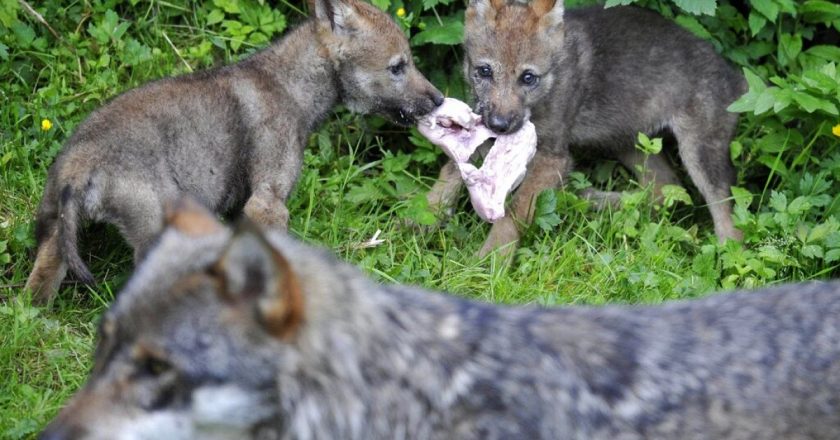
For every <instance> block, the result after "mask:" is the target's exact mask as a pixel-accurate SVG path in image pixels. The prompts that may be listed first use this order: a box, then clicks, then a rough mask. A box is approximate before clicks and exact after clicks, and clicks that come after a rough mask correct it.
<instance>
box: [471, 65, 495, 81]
mask: <svg viewBox="0 0 840 440" xmlns="http://www.w3.org/2000/svg"><path fill="white" fill-rule="evenodd" d="M475 72H476V73H478V76H479V77H480V78H492V77H493V69H491V68H490V66H478V67H477V68H476V69H475Z"/></svg>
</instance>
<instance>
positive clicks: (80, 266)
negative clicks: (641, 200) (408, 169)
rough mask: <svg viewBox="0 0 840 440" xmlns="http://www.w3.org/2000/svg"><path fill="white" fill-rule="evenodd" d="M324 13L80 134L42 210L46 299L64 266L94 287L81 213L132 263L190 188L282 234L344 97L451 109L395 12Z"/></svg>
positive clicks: (41, 288)
mask: <svg viewBox="0 0 840 440" xmlns="http://www.w3.org/2000/svg"><path fill="white" fill-rule="evenodd" d="M314 11H315V18H313V19H312V20H310V21H308V22H306V23H304V24H302V25H301V26H299V27H298V28H297V29H295V30H293V31H291V32H290V33H289V34H288V35H286V36H285V38H283V39H282V40H280V41H278V42H276V43H274V44H272V45H271V46H269V47H268V48H266V49H265V50H263V51H261V52H259V53H257V54H255V55H253V56H251V57H249V58H247V59H246V60H244V61H242V62H240V63H237V64H234V65H231V66H227V67H222V68H218V69H214V70H209V71H205V72H199V73H196V74H192V75H186V76H181V77H176V78H168V79H163V80H160V81H156V82H153V83H151V84H148V85H146V86H144V87H140V88H138V89H135V90H132V91H129V92H127V93H125V94H123V95H120V96H118V97H117V98H115V99H114V100H113V101H111V102H110V103H109V104H107V105H106V106H104V107H102V108H101V109H99V110H97V111H95V112H94V113H93V114H91V115H90V117H89V118H88V119H87V120H86V121H85V122H84V123H82V124H81V125H80V126H79V128H78V129H77V130H76V132H75V133H74V134H73V136H72V137H71V138H70V139H69V140H68V141H67V144H66V145H65V147H64V151H62V153H61V154H60V155H59V157H58V159H57V160H56V162H55V163H54V164H53V165H52V167H51V168H50V172H49V176H48V178H47V184H46V189H45V190H44V197H43V200H42V201H41V206H40V208H39V211H38V222H37V230H36V235H37V240H38V243H39V245H38V255H37V258H36V261H35V267H34V269H33V271H32V274H31V275H30V276H29V280H28V281H27V287H28V288H29V289H31V290H32V291H33V292H36V297H35V298H36V300H40V301H42V302H43V301H46V300H49V299H50V298H51V297H52V296H53V295H54V293H55V291H56V289H57V288H58V285H59V283H60V282H61V280H62V279H63V278H64V275H65V272H66V270H67V267H68V266H69V268H70V269H71V270H72V271H73V272H74V273H75V274H76V275H77V276H78V277H79V278H80V279H81V280H82V281H85V282H92V281H93V277H92V276H91V274H90V271H89V270H88V269H87V267H85V265H84V263H83V262H82V260H81V259H80V258H79V255H78V251H77V247H76V235H77V230H78V229H79V227H80V224H81V222H82V221H83V220H85V219H89V220H94V221H105V222H108V223H112V224H114V225H116V226H117V227H118V228H119V229H120V231H121V232H122V234H123V236H124V237H125V238H126V240H127V241H128V242H129V244H131V246H133V247H134V249H135V256H136V257H137V256H139V255H142V253H143V252H144V250H145V249H146V247H147V246H148V244H149V242H150V241H151V239H152V237H154V236H155V235H156V234H157V233H159V232H160V229H161V225H162V224H163V213H162V212H161V208H160V207H161V206H162V203H163V202H165V201H167V200H171V199H173V198H175V197H177V196H179V195H180V194H190V195H191V196H193V197H195V198H196V199H198V200H199V201H201V202H202V203H204V204H205V205H207V206H208V207H211V209H213V210H214V211H216V212H220V213H230V212H237V211H238V210H239V209H242V207H243V205H244V211H245V214H246V215H247V216H248V217H249V218H251V219H252V220H254V221H256V222H258V223H260V224H264V225H271V226H274V227H279V228H285V227H286V223H287V221H288V216H289V214H288V211H287V209H286V206H285V202H286V198H287V197H288V196H289V193H290V192H291V190H292V188H293V187H294V184H295V182H296V180H297V178H298V175H299V173H300V168H301V162H302V160H303V148H304V147H305V146H306V142H307V138H308V136H309V134H310V132H311V131H312V130H313V129H314V128H315V127H316V126H317V125H318V124H320V122H321V121H322V120H323V119H324V118H325V116H326V115H327V113H328V112H329V111H330V109H332V108H333V106H334V105H335V104H336V103H339V102H343V103H344V104H345V105H347V107H349V108H350V109H351V110H354V111H356V112H360V113H380V114H384V115H387V116H390V117H391V118H393V119H394V120H395V121H396V122H398V123H400V124H403V125H411V124H413V123H414V120H415V119H416V118H417V117H418V116H421V115H423V114H426V113H428V112H429V111H431V110H432V109H434V108H435V107H436V106H437V105H439V104H440V103H441V102H443V96H442V95H441V93H440V92H439V91H438V90H437V89H436V88H435V87H434V86H432V85H431V84H430V83H429V82H428V81H427V80H426V79H425V78H424V77H423V75H422V74H420V72H419V71H418V70H417V69H416V68H415V66H414V64H413V62H412V58H411V52H410V51H409V46H408V41H407V40H406V37H405V34H403V32H402V31H401V30H400V29H399V27H398V26H397V25H396V24H395V23H394V22H393V21H392V20H391V19H390V18H389V17H388V16H387V15H386V14H384V13H383V12H381V11H380V10H378V9H376V8H375V7H373V6H371V5H369V4H366V3H364V2H362V1H358V0H315V1H314Z"/></svg>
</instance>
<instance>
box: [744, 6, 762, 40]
mask: <svg viewBox="0 0 840 440" xmlns="http://www.w3.org/2000/svg"><path fill="white" fill-rule="evenodd" d="M747 23H748V24H749V27H750V33H751V34H752V36H753V37H754V36H756V35H758V33H759V32H761V30H762V29H764V25H766V24H767V19H766V18H764V16H763V15H761V14H759V13H757V12H755V11H751V12H750V16H749V18H747Z"/></svg>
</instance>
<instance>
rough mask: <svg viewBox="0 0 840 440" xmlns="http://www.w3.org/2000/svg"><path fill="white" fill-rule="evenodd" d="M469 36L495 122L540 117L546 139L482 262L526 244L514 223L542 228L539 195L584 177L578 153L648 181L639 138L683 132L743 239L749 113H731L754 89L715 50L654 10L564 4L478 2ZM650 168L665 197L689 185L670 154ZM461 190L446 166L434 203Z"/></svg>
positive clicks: (724, 222)
mask: <svg viewBox="0 0 840 440" xmlns="http://www.w3.org/2000/svg"><path fill="white" fill-rule="evenodd" d="M465 36H466V41H465V52H466V56H465V58H464V59H465V63H464V64H465V74H466V77H467V79H468V82H469V83H470V84H471V87H472V90H473V94H474V95H475V98H476V111H477V112H478V113H480V114H481V115H482V117H483V120H484V122H485V124H486V125H487V126H488V127H490V128H491V129H492V130H494V131H496V132H497V133H510V132H514V131H516V130H518V129H519V128H520V127H521V126H522V124H523V121H525V120H527V119H529V118H530V120H531V121H532V122H533V123H534V124H535V125H536V127H537V135H538V139H539V146H538V152H537V155H536V157H535V158H534V160H533V161H532V162H531V165H530V169H529V171H528V175H527V177H526V178H525V180H524V181H523V183H522V185H521V187H520V188H519V190H518V192H517V193H516V194H514V196H513V198H512V201H511V207H510V211H511V213H512V218H511V216H508V218H507V219H505V220H503V221H500V222H498V223H496V224H494V225H493V227H492V229H491V230H490V235H489V236H488V238H487V240H486V241H485V243H484V245H483V247H482V249H481V251H480V254H481V255H484V254H487V253H488V252H490V251H492V250H493V249H495V248H498V247H500V246H503V245H505V244H508V243H512V242H515V241H517V240H518V239H519V231H518V229H517V223H516V222H515V221H514V220H517V221H519V222H524V223H526V224H527V223H530V222H531V220H532V217H533V202H534V198H535V197H536V196H537V195H538V194H539V193H540V192H541V191H543V190H545V189H548V188H555V187H557V186H559V185H562V184H563V183H564V179H565V177H566V176H567V174H568V173H569V172H570V170H571V169H572V156H571V154H570V146H574V147H576V149H578V150H579V151H580V152H585V153H590V154H591V152H593V151H594V152H595V153H596V154H599V155H604V156H611V157H615V158H617V159H618V160H619V161H620V162H621V163H623V164H624V165H625V166H627V168H629V169H630V170H632V171H634V172H637V167H636V165H639V164H642V163H643V162H645V158H646V157H645V155H644V154H642V153H641V152H639V151H637V150H636V149H635V148H634V144H635V139H636V134H637V133H638V132H646V133H648V134H653V133H656V132H659V131H660V130H663V129H668V130H670V131H671V132H672V133H673V134H674V136H675V138H676V140H677V142H678V144H679V147H678V148H679V156H680V158H681V159H682V162H683V164H684V165H685V167H686V169H687V170H688V174H689V176H691V179H692V181H693V182H694V184H695V185H696V186H697V189H699V190H700V193H701V194H702V195H703V197H704V198H705V199H706V202H707V204H708V207H709V210H710V211H711V214H712V219H713V221H714V226H715V234H717V237H718V239H719V240H721V241H724V240H725V239H727V238H732V239H736V240H737V239H740V238H741V233H740V231H738V230H737V229H736V228H735V227H734V225H733V222H732V208H731V203H730V201H729V197H730V189H729V188H730V186H731V185H733V184H734V182H735V173H734V170H733V167H732V164H731V162H730V159H729V142H730V140H731V139H732V136H733V135H734V132H735V129H736V126H737V115H735V114H732V113H729V112H727V111H726V107H727V106H728V105H729V104H730V103H732V102H733V101H734V100H735V99H737V97H738V96H740V95H741V94H742V93H744V92H745V91H746V84H745V81H744V79H743V77H742V76H741V75H740V74H738V73H737V72H736V71H735V70H734V69H733V68H732V67H730V66H729V65H728V64H727V63H726V61H725V60H723V58H721V57H720V56H719V55H718V54H717V53H715V51H714V49H713V48H712V46H711V45H710V44H708V43H706V42H704V41H702V40H700V39H698V38H696V37H694V36H693V35H691V34H690V33H688V32H686V31H685V30H683V29H682V28H680V27H679V26H677V25H676V24H674V23H671V22H670V21H668V20H666V19H664V18H662V17H660V16H658V15H656V14H655V13H652V12H649V11H645V10H643V9H639V8H634V7H615V8H609V9H602V8H600V7H597V8H584V9H577V10H570V11H566V12H565V13H564V10H563V1H562V0H556V2H555V0H533V1H532V2H530V3H524V2H519V1H517V0H471V1H470V4H469V7H468V9H467V13H466V29H465ZM573 151H575V150H573ZM645 169H646V170H647V171H646V172H645V173H639V174H641V175H639V176H637V178H638V180H639V182H640V183H641V184H642V185H646V184H648V183H652V184H653V187H654V192H655V194H657V195H659V194H660V189H661V187H662V186H663V185H666V184H675V183H678V182H679V180H678V178H677V177H676V175H675V173H674V171H673V170H672V169H671V167H670V165H669V164H668V161H667V159H666V158H664V157H662V156H660V155H652V156H649V157H647V163H646V167H645ZM460 186H461V182H460V179H458V173H457V168H456V167H455V165H454V164H453V163H448V164H446V165H445V166H444V168H443V169H442V170H441V174H440V178H439V181H438V184H436V185H435V186H434V187H433V189H432V191H430V193H429V195H428V199H429V202H430V205H432V207H434V208H436V209H438V210H439V211H441V212H444V211H446V210H447V209H448V208H449V207H450V206H451V205H452V203H453V201H454V196H455V195H457V192H458V190H459V188H460ZM587 196H588V197H590V198H593V199H595V201H596V203H602V204H606V203H614V202H616V201H617V200H618V194H615V193H605V192H598V191H590V192H589V193H588V194H587ZM512 248H513V246H509V247H507V248H506V249H507V250H508V251H509V250H511V249H512Z"/></svg>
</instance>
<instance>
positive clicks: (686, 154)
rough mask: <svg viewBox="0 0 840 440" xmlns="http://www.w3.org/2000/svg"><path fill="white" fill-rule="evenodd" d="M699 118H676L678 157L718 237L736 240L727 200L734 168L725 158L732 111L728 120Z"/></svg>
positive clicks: (738, 236) (730, 129) (727, 155)
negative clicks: (710, 217) (710, 120)
mask: <svg viewBox="0 0 840 440" xmlns="http://www.w3.org/2000/svg"><path fill="white" fill-rule="evenodd" d="M703 122H704V121H703V120H702V119H700V118H688V117H677V118H676V120H675V123H674V125H673V126H672V130H673V132H674V135H675V136H676V138H677V142H678V143H679V153H680V158H681V159H682V161H683V165H684V166H685V168H686V170H687V171H688V174H689V176H691V180H692V181H693V182H694V185H696V186H697V189H698V190H699V191H700V194H702V195H703V198H704V199H705V200H706V204H707V205H708V208H709V211H710V212H711V214H712V221H713V222H714V226H715V235H717V238H718V241H719V242H721V243H723V242H725V241H726V240H727V239H733V240H738V241H740V240H741V239H742V238H743V235H742V233H741V231H739V230H738V229H736V228H735V224H734V222H733V221H732V202H731V200H730V197H731V193H730V187H731V186H732V185H734V184H735V169H734V167H733V166H732V162H731V161H730V158H729V140H730V139H732V134H733V131H734V127H735V123H734V115H732V122H731V123H730V121H719V122H727V123H720V124H706V123H703ZM729 127H732V128H729Z"/></svg>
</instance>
